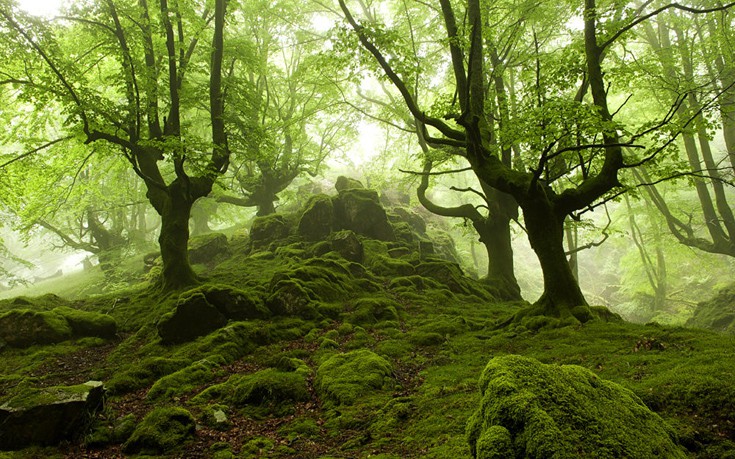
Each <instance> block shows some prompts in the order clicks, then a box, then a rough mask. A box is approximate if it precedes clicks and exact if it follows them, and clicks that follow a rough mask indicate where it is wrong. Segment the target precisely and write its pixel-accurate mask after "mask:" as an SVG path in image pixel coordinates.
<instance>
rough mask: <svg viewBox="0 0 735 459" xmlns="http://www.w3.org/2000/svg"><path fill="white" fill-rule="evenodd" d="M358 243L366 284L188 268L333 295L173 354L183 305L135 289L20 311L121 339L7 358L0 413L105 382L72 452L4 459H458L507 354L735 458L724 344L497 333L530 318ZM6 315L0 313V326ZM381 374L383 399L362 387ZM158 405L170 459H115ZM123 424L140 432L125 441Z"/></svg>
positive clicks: (603, 328) (245, 285)
mask: <svg viewBox="0 0 735 459" xmlns="http://www.w3.org/2000/svg"><path fill="white" fill-rule="evenodd" d="M365 244H366V247H367V248H369V249H370V250H368V251H366V261H365V266H366V267H367V269H366V270H364V272H363V271H360V270H356V269H355V266H354V265H355V264H349V263H343V262H342V261H339V263H342V264H341V265H340V266H345V267H346V268H353V269H352V271H350V272H352V273H357V274H355V275H354V276H353V275H352V274H345V273H341V274H339V275H338V276H336V275H335V274H330V271H329V270H327V271H309V272H308V273H307V272H306V271H305V269H306V267H308V266H316V265H318V263H316V262H315V261H314V260H317V261H319V262H320V263H327V262H329V263H332V262H334V261H335V260H336V258H334V257H333V258H329V257H328V256H327V257H326V258H319V257H314V256H313V253H312V252H311V251H310V250H311V248H310V246H309V245H307V244H303V243H294V242H291V243H290V244H286V245H281V246H280V247H278V248H274V246H271V248H272V249H274V250H262V251H253V250H250V249H246V248H245V247H246V245H245V241H240V242H237V241H235V242H233V243H232V247H231V248H232V252H231V253H232V254H234V255H232V256H231V257H229V258H227V259H222V260H219V261H218V263H216V264H212V265H210V266H203V265H202V266H198V267H197V269H199V271H200V272H201V273H203V274H204V275H206V276H207V278H208V280H207V284H205V285H213V284H220V285H221V284H226V285H230V286H234V287H237V288H238V289H242V291H244V292H255V293H256V294H258V295H260V296H268V295H271V299H272V297H273V295H276V293H273V291H274V285H273V284H274V281H273V279H276V278H277V279H281V278H288V279H296V280H299V281H300V282H301V281H303V282H302V284H303V286H305V288H306V287H308V288H312V289H313V290H315V291H316V290H317V287H318V286H319V285H322V284H320V282H321V281H324V280H325V279H327V280H328V284H329V286H330V287H329V288H332V289H333V290H334V292H332V294H329V295H327V294H326V293H323V292H322V297H320V298H319V299H318V300H315V303H316V306H315V308H316V309H314V310H309V311H308V313H303V312H302V313H301V314H297V315H296V316H293V315H288V314H282V315H275V316H273V317H271V318H268V319H253V320H248V321H243V322H233V321H231V322H230V323H229V324H228V325H227V326H226V327H224V328H222V329H219V330H216V331H214V332H212V333H210V334H208V335H206V336H201V337H199V338H196V339H194V340H191V341H189V342H184V343H181V344H163V343H162V342H161V339H160V337H159V336H158V333H157V329H156V323H157V321H158V320H159V318H160V317H161V315H163V314H164V313H166V312H170V311H171V310H173V309H174V308H175V305H176V301H177V299H178V298H179V297H178V295H166V296H163V295H160V294H157V293H155V292H153V291H152V290H151V289H150V288H149V287H148V286H146V285H145V284H138V285H136V286H133V287H129V288H127V289H124V290H119V291H114V292H110V293H108V294H104V295H91V296H87V297H85V298H83V299H80V300H76V301H74V302H68V301H64V300H61V299H57V298H55V297H48V296H47V297H42V298H45V299H43V300H38V299H33V298H30V299H28V303H30V304H31V306H27V307H36V308H38V309H42V310H51V309H52V308H53V307H55V302H62V303H63V304H72V305H73V307H75V308H79V309H82V310H86V311H97V312H102V313H107V314H109V315H111V316H112V317H114V318H115V320H116V321H117V324H118V333H117V336H116V337H115V338H114V339H108V340H105V339H100V338H81V339H75V340H67V341H64V342H61V343H58V344H51V345H35V346H31V347H28V348H24V349H17V348H10V347H6V348H4V349H2V350H0V375H2V377H0V400H3V399H5V398H7V397H9V396H11V395H12V393H13V390H14V389H15V388H16V387H17V386H19V385H21V384H23V385H30V386H33V387H45V386H58V385H73V384H79V383H82V382H85V381H88V380H100V381H103V382H104V383H105V386H106V387H107V389H108V395H107V398H106V403H105V405H104V408H103V410H102V411H100V412H99V413H97V415H96V417H95V418H94V419H93V420H92V425H91V426H90V430H89V432H88V433H86V434H85V435H83V436H82V437H80V438H77V439H75V440H73V441H68V442H64V443H62V444H61V445H60V446H58V447H46V448H43V447H33V448H28V449H25V450H22V451H14V452H6V453H3V452H0V458H116V457H133V456H135V455H136V454H143V453H145V454H148V456H145V457H180V458H210V457H211V458H218V459H224V458H231V457H237V458H250V457H252V458H260V457H262V458H266V457H267V458H323V459H327V458H367V457H370V458H383V459H387V458H412V457H426V458H463V457H466V458H469V457H471V454H470V448H469V446H468V443H467V438H466V434H465V429H466V425H467V420H468V418H469V417H470V416H471V415H472V414H473V413H474V412H475V411H476V410H477V408H478V406H479V401H480V392H479V390H478V379H479V377H480V374H481V373H482V370H483V368H484V367H485V366H486V365H487V363H488V361H490V360H491V359H493V357H496V356H501V355H508V354H519V355H523V356H528V357H533V358H535V359H538V360H539V361H541V362H543V363H554V364H573V365H579V366H582V367H585V368H587V369H589V370H591V371H593V372H594V373H595V374H597V375H598V376H599V377H600V378H603V379H606V380H610V381H614V382H616V383H619V384H621V385H622V386H624V387H626V388H628V389H630V390H632V391H633V392H634V393H635V394H636V395H637V396H638V397H640V399H641V400H643V402H644V403H645V404H646V405H647V406H648V407H649V408H650V409H651V410H653V411H655V412H656V413H658V414H659V415H660V416H661V417H662V418H663V419H664V420H665V421H667V422H668V423H669V424H670V425H671V426H672V427H673V429H674V430H675V431H676V433H677V435H678V438H679V443H680V444H681V445H682V446H683V447H685V448H686V449H687V451H688V454H689V456H690V457H696V458H713V459H714V458H722V457H733V456H732V455H735V419H734V418H733V413H735V384H733V381H735V337H734V336H732V335H723V334H717V333H714V332H711V331H705V330H696V329H687V328H682V327H677V328H670V327H665V326H661V325H658V324H648V325H638V324H632V323H625V322H600V321H591V322H588V323H585V324H579V323H578V324H574V325H568V326H564V327H560V326H558V324H549V323H548V322H544V321H535V322H533V323H531V322H529V323H525V324H511V325H509V326H505V327H498V326H497V324H500V323H503V322H505V319H506V318H508V317H509V316H510V315H512V314H514V313H515V312H517V311H518V310H519V308H521V307H523V306H524V304H511V303H501V302H495V301H491V300H488V299H487V298H488V296H485V297H483V292H482V291H481V288H482V287H481V286H480V283H475V281H469V280H463V279H459V280H458V279H456V278H452V277H451V276H450V277H447V278H445V279H444V282H443V283H441V282H438V281H436V279H434V280H433V281H432V279H431V273H428V272H427V273H425V275H424V276H423V277H422V276H419V275H416V274H413V275H403V276H401V275H400V274H401V271H402V270H403V269H404V268H405V266H403V265H391V264H390V263H392V261H391V257H387V256H385V253H386V252H385V250H384V247H383V245H381V244H378V243H375V242H373V243H369V242H365ZM371 244H372V245H371ZM370 251H372V253H373V255H370ZM375 253H379V254H382V255H375ZM371 257H372V258H371ZM309 260H311V261H309ZM325 260H326V261H325ZM394 261H395V260H394ZM327 264H328V263H327ZM417 266H418V265H417ZM338 267H339V266H337V265H334V267H333V268H330V269H332V271H334V270H335V269H336V268H338ZM358 271H359V273H358ZM320 272H321V273H322V274H319V273H320ZM345 272H347V271H345ZM305 273H306V274H305ZM358 274H359V275H358ZM320 276H322V278H321V279H320ZM330 276H336V277H330ZM434 277H435V278H436V276H434ZM447 285H450V286H453V288H447ZM322 288H326V287H322ZM488 295H489V294H488ZM14 308H16V309H17V303H14V302H13V301H12V300H4V301H1V302H0V314H1V313H3V312H5V311H8V310H11V309H14ZM365 350H368V351H370V353H369V354H367V353H364V351H365ZM361 352H362V353H361ZM343 355H350V356H356V357H355V358H358V357H357V356H359V358H360V359H364V361H358V363H359V364H360V365H362V364H363V363H364V365H365V366H363V367H360V368H363V369H364V368H367V369H368V370H365V371H366V372H367V373H365V374H362V373H361V371H363V370H360V369H356V368H357V367H354V368H350V367H349V366H345V367H343V369H342V370H341V371H342V372H343V374H341V375H339V377H340V378H343V379H341V380H340V381H339V383H338V384H337V383H333V384H332V383H330V381H328V380H327V377H326V376H324V375H323V373H325V372H326V370H325V368H326V367H328V366H329V365H333V364H334V362H335V361H336V360H335V356H337V357H339V356H343ZM386 365H387V368H388V369H389V370H387V371H385V372H384V374H382V376H381V377H380V378H379V381H378V383H377V384H372V385H371V384H362V385H360V384H359V383H360V380H361V379H369V378H371V377H372V376H373V373H370V371H373V369H375V368H384V367H386ZM375 371H377V372H378V373H380V371H383V370H375ZM350 372H353V373H350ZM293 375H299V377H300V378H301V379H298V378H295V376H294V377H292V376H293ZM294 378H295V379H294ZM293 381H296V382H295V383H294V382H293ZM299 381H301V383H299ZM294 384H295V385H294ZM299 384H301V386H299ZM330 384H332V385H330ZM304 389H305V390H304ZM258 391H259V392H258ZM165 407H179V408H183V409H185V410H187V411H188V412H189V413H191V416H192V417H193V419H194V420H195V422H196V431H195V433H194V434H193V435H190V436H189V437H188V439H187V440H186V441H185V442H182V443H181V444H176V445H173V446H171V447H170V448H166V449H165V450H156V449H155V448H153V449H149V450H146V449H143V450H141V451H137V452H130V450H129V449H128V450H127V452H123V451H124V446H125V445H126V444H127V443H126V439H127V438H129V436H130V432H129V430H130V429H132V428H133V427H134V426H136V425H139V424H140V423H141V420H142V419H143V418H144V417H145V416H146V415H147V414H148V413H150V412H152V411H153V410H157V409H161V408H165ZM126 423H127V425H128V426H133V427H128V428H127V430H128V432H127V434H125V433H120V432H125V431H126V427H125V425H126ZM728 454H729V455H731V456H728ZM137 457H144V456H140V455H139V456H137Z"/></svg>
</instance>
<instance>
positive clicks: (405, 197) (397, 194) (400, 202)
mask: <svg viewBox="0 0 735 459" xmlns="http://www.w3.org/2000/svg"><path fill="white" fill-rule="evenodd" d="M380 202H381V203H383V205H384V206H386V207H398V206H408V205H410V204H411V195H410V194H408V193H406V192H405V191H402V190H396V189H387V190H383V191H382V192H381V193H380Z"/></svg>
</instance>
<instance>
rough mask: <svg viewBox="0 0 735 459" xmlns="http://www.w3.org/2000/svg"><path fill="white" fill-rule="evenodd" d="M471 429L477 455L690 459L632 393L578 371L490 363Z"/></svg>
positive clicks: (517, 361) (512, 360) (519, 361)
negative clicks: (686, 458) (687, 458)
mask: <svg viewBox="0 0 735 459" xmlns="http://www.w3.org/2000/svg"><path fill="white" fill-rule="evenodd" d="M479 385H480V392H481V394H482V401H481V403H480V408H479V409H478V410H477V411H476V412H475V413H474V414H473V415H472V417H471V418H470V420H469V422H468V425H467V437H468V441H469V444H470V450H471V452H472V455H473V457H476V458H478V459H490V458H493V459H496V458H497V459H499V458H519V459H520V458H529V459H532V458H550V457H554V458H556V459H565V458H569V459H571V458H579V457H596V458H624V457H631V458H632V457H635V458H640V459H646V458H651V459H654V458H661V457H666V458H684V457H686V455H685V454H684V453H683V450H682V449H681V448H680V447H679V446H678V445H677V444H676V440H675V439H674V433H673V430H672V429H671V427H669V426H668V425H667V424H666V423H665V422H664V421H663V420H662V419H661V418H660V417H659V416H658V415H657V414H655V413H653V412H652V411H650V410H649V409H648V408H647V407H646V406H645V405H644V404H643V402H642V401H641V400H640V399H639V398H638V397H637V396H636V395H635V394H633V392H631V391H629V390H628V389H626V388H624V387H622V386H620V385H618V384H616V383H613V382H610V381H605V380H603V379H600V378H598V377H597V376H596V375H595V374H594V373H592V372H591V371H589V370H587V369H585V368H583V367H579V366H576V365H563V366H557V365H545V364H542V363H540V362H539V361H537V360H535V359H532V358H528V357H522V356H518V355H508V356H502V357H496V358H494V359H492V360H491V361H490V362H489V363H488V364H487V366H486V367H485V370H484V371H483V373H482V376H481V378H480V382H479Z"/></svg>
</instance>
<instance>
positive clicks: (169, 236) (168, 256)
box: [158, 185, 199, 291]
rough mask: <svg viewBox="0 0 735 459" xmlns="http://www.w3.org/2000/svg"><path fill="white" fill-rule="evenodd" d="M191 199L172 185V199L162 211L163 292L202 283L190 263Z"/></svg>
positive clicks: (159, 241)
mask: <svg viewBox="0 0 735 459" xmlns="http://www.w3.org/2000/svg"><path fill="white" fill-rule="evenodd" d="M192 204H193V203H192V202H191V200H190V199H188V197H187V196H186V195H185V193H184V192H183V191H182V190H181V189H180V187H178V186H173V185H172V187H171V190H170V192H169V199H168V200H167V202H166V205H165V207H164V208H163V212H161V234H160V236H159V237H158V243H159V245H160V246H161V258H162V260H163V273H162V279H161V286H162V288H163V290H164V291H171V290H178V289H181V288H184V287H187V286H190V285H195V284H197V283H198V282H199V279H198V277H197V275H196V274H195V273H194V270H192V269H191V264H190V263H189V252H188V249H189V217H190V216H191V206H192Z"/></svg>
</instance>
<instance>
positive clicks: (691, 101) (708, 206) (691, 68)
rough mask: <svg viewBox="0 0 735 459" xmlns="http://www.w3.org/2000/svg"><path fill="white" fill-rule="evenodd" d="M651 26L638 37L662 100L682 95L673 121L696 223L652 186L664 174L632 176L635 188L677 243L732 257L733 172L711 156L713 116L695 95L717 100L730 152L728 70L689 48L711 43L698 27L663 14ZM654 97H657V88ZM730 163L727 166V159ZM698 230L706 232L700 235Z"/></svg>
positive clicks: (708, 54)
mask: <svg viewBox="0 0 735 459" xmlns="http://www.w3.org/2000/svg"><path fill="white" fill-rule="evenodd" d="M655 25H656V26H657V27H656V28H655V29H654V27H653V24H651V23H646V24H644V27H643V31H644V37H645V39H646V41H647V43H648V45H649V46H650V48H651V50H652V52H653V54H654V55H655V57H656V60H657V61H658V66H659V67H660V68H659V69H657V70H658V72H657V73H659V74H660V75H661V77H662V78H664V81H665V88H666V89H667V90H666V91H664V94H665V96H664V97H666V96H668V98H669V99H676V98H678V97H679V94H686V99H683V100H682V101H681V103H680V105H679V107H678V110H677V112H676V115H677V119H678V123H680V124H681V125H682V126H684V127H685V129H684V130H683V133H682V140H683V151H684V157H685V158H686V159H685V161H686V164H687V166H688V169H689V174H690V180H691V182H692V183H693V185H694V188H695V190H696V192H697V197H698V200H699V204H700V206H699V207H700V209H699V211H698V212H697V213H698V214H699V216H698V218H696V219H694V218H692V217H691V216H689V217H686V216H683V215H681V214H680V213H679V212H677V211H676V210H672V209H671V208H670V206H669V205H668V204H667V202H666V200H665V199H664V197H663V195H662V193H661V192H660V191H659V190H658V188H657V187H656V185H655V182H658V181H659V180H660V179H661V175H664V178H665V174H666V173H667V172H668V171H667V170H666V169H664V171H663V174H662V173H659V172H658V171H657V170H656V168H653V169H650V170H649V168H642V169H641V170H639V171H634V176H635V178H636V181H637V182H638V183H639V184H641V185H645V186H646V189H645V192H646V194H647V195H648V198H649V199H650V200H651V201H652V202H653V204H654V205H655V206H656V208H658V210H659V212H660V213H661V215H662V216H663V217H664V218H665V220H666V224H667V226H668V228H669V231H670V232H671V234H672V235H673V236H674V237H676V239H677V240H678V241H679V242H681V243H682V244H684V245H688V246H690V247H695V248H697V249H700V250H703V251H705V252H710V253H720V254H724V255H728V256H735V216H734V215H733V212H732V208H731V206H730V204H729V202H728V196H727V191H726V178H725V177H726V176H727V175H729V174H728V170H729V169H732V168H731V167H722V166H721V165H720V161H719V160H718V158H716V156H715V154H714V152H713V147H712V143H711V141H710V139H711V136H710V133H709V130H711V126H712V125H713V124H714V123H713V121H712V118H714V116H713V115H714V114H713V113H712V112H713V111H714V110H712V109H711V108H710V107H706V106H704V104H703V103H702V96H701V94H700V93H701V92H702V89H700V88H704V89H705V90H707V91H712V90H714V91H716V92H719V93H721V94H722V100H721V103H720V104H719V105H720V110H719V115H720V123H721V128H722V133H723V137H724V140H725V144H726V147H727V148H728V151H729V152H732V148H733V147H735V146H734V145H731V144H732V138H731V137H732V135H733V134H732V130H733V129H734V128H735V125H733V124H732V122H731V121H732V120H731V119H730V118H731V116H732V108H731V107H730V106H729V104H730V103H731V102H732V101H731V99H732V97H733V92H734V91H735V87H733V86H734V84H733V81H732V79H731V76H730V75H729V72H731V71H732V70H731V69H729V68H727V67H725V64H724V60H723V59H722V55H721V54H718V53H717V51H715V52H714V54H716V56H714V57H713V56H712V54H713V52H712V51H709V50H707V48H706V47H702V48H701V49H699V50H698V49H697V47H695V46H694V45H695V44H696V42H697V41H700V42H701V41H702V40H708V41H710V40H711V39H713V37H711V36H709V37H708V36H703V34H704V33H706V32H705V31H704V30H702V28H701V27H696V24H694V23H693V21H692V20H690V19H687V18H683V17H678V16H676V15H673V14H667V15H660V16H659V17H658V18H657V20H656V24H655ZM690 26H693V27H690ZM721 33H727V32H721ZM672 35H673V36H672ZM715 35H719V34H715ZM673 43H675V44H676V46H674V44H673ZM716 49H718V48H716ZM709 59H713V61H714V62H715V63H719V64H718V69H717V70H715V69H714V68H712V66H711V65H707V64H706V62H707V61H708V60H709ZM710 62H712V61H710ZM723 85H724V86H723ZM657 91H658V92H661V91H660V88H657ZM708 118H709V119H708ZM728 156H730V154H728ZM730 159H731V160H732V156H730ZM733 164H735V163H733ZM713 196H714V199H713ZM698 226H701V227H703V228H705V229H706V231H701V230H700V229H699V228H698Z"/></svg>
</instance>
